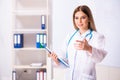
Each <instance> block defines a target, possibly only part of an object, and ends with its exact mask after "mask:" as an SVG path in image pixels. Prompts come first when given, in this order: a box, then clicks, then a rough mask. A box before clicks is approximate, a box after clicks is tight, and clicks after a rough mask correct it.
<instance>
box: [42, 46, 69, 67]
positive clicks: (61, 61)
mask: <svg viewBox="0 0 120 80" xmlns="http://www.w3.org/2000/svg"><path fill="white" fill-rule="evenodd" d="M42 46H43V45H42ZM43 47H44V48H45V49H46V50H47V51H48V52H49V54H51V50H50V49H49V48H48V47H46V46H43ZM57 59H58V61H59V62H60V63H62V64H63V65H64V66H66V67H69V64H68V62H67V61H66V60H64V59H62V58H57Z"/></svg>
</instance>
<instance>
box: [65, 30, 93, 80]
mask: <svg viewBox="0 0 120 80" xmlns="http://www.w3.org/2000/svg"><path fill="white" fill-rule="evenodd" d="M78 31H79V30H76V31H75V32H74V33H73V35H72V36H71V37H70V39H69V41H68V44H67V47H68V46H69V44H70V41H71V40H72V38H73V37H74V35H75V34H76V33H77V32H78ZM88 36H89V40H90V39H91V38H92V36H93V35H92V30H91V29H90V32H89V33H88V34H86V35H85V37H84V38H86V37H88ZM76 56H77V51H76V52H75V56H74V66H73V71H72V80H74V79H73V76H74V68H75V61H76ZM66 59H68V53H67V51H66Z"/></svg>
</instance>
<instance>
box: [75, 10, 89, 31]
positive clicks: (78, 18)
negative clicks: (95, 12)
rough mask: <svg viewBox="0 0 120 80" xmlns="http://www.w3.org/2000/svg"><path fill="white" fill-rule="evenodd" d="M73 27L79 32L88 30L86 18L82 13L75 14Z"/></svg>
mask: <svg viewBox="0 0 120 80" xmlns="http://www.w3.org/2000/svg"><path fill="white" fill-rule="evenodd" d="M74 21H75V25H76V26H77V27H78V28H79V29H80V30H88V22H89V19H88V16H87V15H86V14H85V13H84V12H82V11H78V12H76V13H75V19H74Z"/></svg>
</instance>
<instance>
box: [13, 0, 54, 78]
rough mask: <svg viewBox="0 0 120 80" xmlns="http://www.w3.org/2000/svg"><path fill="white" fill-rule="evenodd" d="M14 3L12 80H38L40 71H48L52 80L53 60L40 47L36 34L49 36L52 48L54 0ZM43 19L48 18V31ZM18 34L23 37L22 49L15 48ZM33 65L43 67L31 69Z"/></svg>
mask: <svg viewBox="0 0 120 80" xmlns="http://www.w3.org/2000/svg"><path fill="white" fill-rule="evenodd" d="M12 3H13V4H12V5H13V10H12V17H13V18H12V36H13V40H12V41H13V42H12V43H13V44H12V46H13V48H12V59H13V60H12V65H13V67H12V70H13V72H15V73H12V80H38V79H37V77H36V75H37V73H36V72H37V71H40V70H44V71H45V72H46V80H52V65H51V59H50V58H49V57H48V55H47V52H46V50H45V49H44V48H38V47H36V41H37V40H36V38H37V37H36V35H37V34H46V36H47V37H46V43H47V47H49V48H51V46H50V38H49V28H50V27H51V22H50V20H51V13H50V8H51V7H50V6H51V2H50V0H13V1H12ZM41 16H45V19H44V22H45V29H42V28H41V24H42V21H41ZM15 34H22V35H23V39H22V40H23V43H22V44H23V46H22V47H15V43H16V37H15V36H14V35H15ZM20 41H21V40H20ZM20 41H19V42H20ZM32 63H42V66H31V65H30V64H32Z"/></svg>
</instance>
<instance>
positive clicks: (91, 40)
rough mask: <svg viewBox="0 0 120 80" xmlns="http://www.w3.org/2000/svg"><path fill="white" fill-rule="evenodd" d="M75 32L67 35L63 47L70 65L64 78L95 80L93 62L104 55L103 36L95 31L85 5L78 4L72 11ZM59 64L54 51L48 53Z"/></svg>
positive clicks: (90, 14)
mask: <svg viewBox="0 0 120 80" xmlns="http://www.w3.org/2000/svg"><path fill="white" fill-rule="evenodd" d="M73 24H74V28H75V32H74V33H72V34H71V35H70V36H68V37H67V39H66V41H65V43H64V46H63V47H62V48H63V53H64V54H65V55H66V56H65V57H63V58H67V59H68V63H69V65H70V69H69V70H70V71H69V72H68V73H66V74H69V76H68V77H69V78H67V79H66V80H96V71H95V64H96V63H98V62H101V61H102V60H103V58H104V57H105V55H106V53H107V52H106V51H105V50H104V41H105V38H104V36H103V35H102V34H100V33H98V32H97V31H96V27H95V24H94V20H93V16H92V13H91V10H90V9H89V7H88V6H86V5H81V6H78V7H77V8H76V9H75V10H74V12H73ZM50 56H51V57H52V59H53V60H54V61H55V62H56V63H57V64H59V61H58V59H57V58H58V56H57V54H56V53H55V52H52V54H50Z"/></svg>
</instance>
